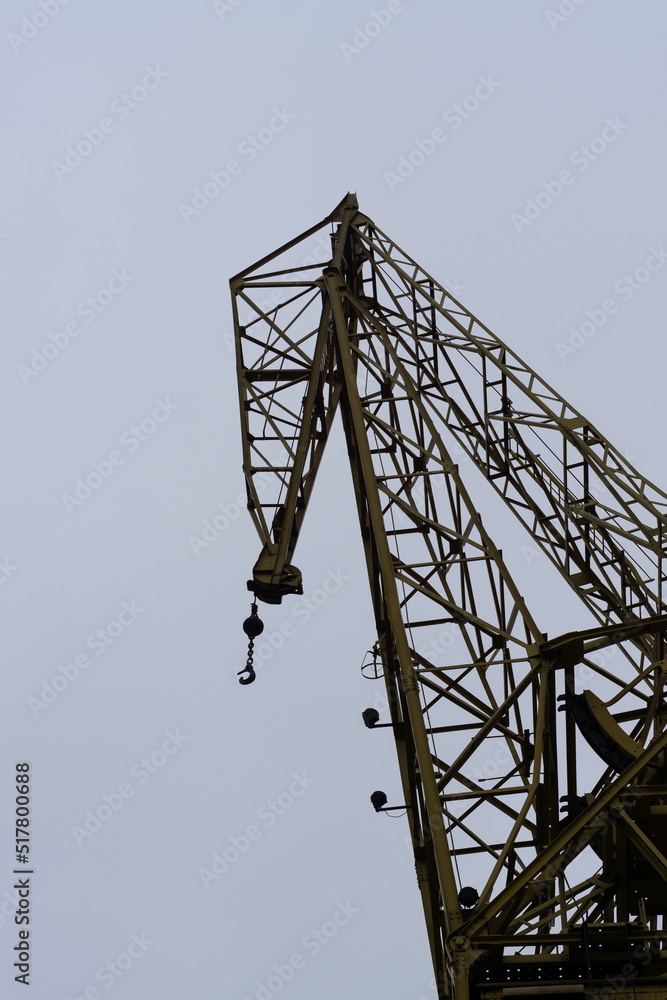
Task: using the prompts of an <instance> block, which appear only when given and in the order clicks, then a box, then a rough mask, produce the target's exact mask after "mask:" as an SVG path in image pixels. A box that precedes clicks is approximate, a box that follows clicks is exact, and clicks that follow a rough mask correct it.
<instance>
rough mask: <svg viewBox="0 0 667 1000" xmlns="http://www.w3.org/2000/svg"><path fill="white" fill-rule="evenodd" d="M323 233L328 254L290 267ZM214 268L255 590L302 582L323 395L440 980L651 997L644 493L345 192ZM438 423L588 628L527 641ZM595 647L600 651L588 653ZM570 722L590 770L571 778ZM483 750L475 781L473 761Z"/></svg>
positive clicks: (467, 988)
mask: <svg viewBox="0 0 667 1000" xmlns="http://www.w3.org/2000/svg"><path fill="white" fill-rule="evenodd" d="M323 229H324V230H326V229H330V230H331V244H332V251H331V259H330V261H329V262H327V263H326V264H324V265H322V264H317V263H313V262H312V261H311V262H308V261H305V262H304V260H303V258H302V254H303V253H304V251H305V250H307V248H308V245H309V242H308V241H309V240H311V238H312V237H313V236H314V235H315V234H316V233H318V232H319V231H320V230H323ZM231 288H232V295H233V305H234V321H235V330H236V346H237V364H238V374H239V393H240V412H241V424H242V433H243V461H244V471H245V476H246V483H247V491H248V508H249V510H250V512H251V516H252V518H253V520H254V522H255V525H256V527H257V530H258V533H259V536H260V539H261V541H262V543H263V548H262V551H261V554H260V557H259V559H258V561H257V564H256V566H255V568H254V572H253V579H252V581H250V582H249V584H248V586H249V589H251V590H252V591H253V592H254V594H255V595H256V597H257V598H258V599H259V600H262V601H265V602H267V603H279V602H280V601H281V600H282V598H283V597H284V596H285V595H289V594H295V593H301V592H302V588H301V576H300V573H299V571H298V570H297V569H296V568H295V567H294V565H293V564H292V559H293V555H294V550H295V547H296V544H297V541H298V537H299V529H300V526H301V523H302V520H303V517H304V516H305V512H306V509H307V507H308V501H309V499H310V495H311V491H312V490H313V488H314V483H315V478H316V475H317V470H318V466H319V464H320V460H321V457H322V454H323V450H324V448H325V447H326V443H327V440H328V437H329V431H330V428H331V425H332V422H333V420H334V418H335V416H336V413H337V411H338V410H340V412H341V417H342V420H343V424H344V428H345V435H346V439H347V446H348V454H349V459H350V465H351V470H352V476H353V481H354V488H355V493H356V500H357V506H358V512H359V522H360V528H361V535H362V538H363V544H364V549H365V556H366V563H367V567H368V577H369V582H370V587H371V593H372V601H373V608H374V613H375V625H376V629H377V640H378V643H377V647H376V650H377V653H378V658H379V661H381V664H382V673H383V675H384V679H385V683H386V688H387V694H388V698H389V705H390V714H391V723H392V725H393V730H394V736H395V740H396V747H397V752H398V760H399V766H400V774H401V779H402V783H403V788H404V793H405V800H404V801H405V803H406V804H407V806H408V809H407V815H408V821H409V824H410V832H411V836H412V842H413V845H414V854H415V863H416V872H417V880H418V885H419V889H420V891H421V895H422V900H423V907H424V914H425V918H426V924H427V928H428V933H429V939H430V946H431V953H432V957H433V964H434V968H435V972H436V977H437V981H438V983H439V984H440V987H439V988H440V996H442V997H444V996H454V997H455V998H456V1000H463V998H465V997H467V996H469V995H472V996H475V997H493V996H503V995H508V994H520V993H521V992H522V991H523V992H526V991H529V992H544V993H547V994H550V993H553V992H559V993H566V994H567V993H568V992H571V993H573V994H574V993H578V992H581V991H582V990H583V989H586V990H590V991H591V992H592V993H596V992H597V994H598V995H599V994H600V991H603V990H604V989H605V988H606V987H607V984H608V983H609V982H611V981H612V980H613V981H614V982H615V987H614V992H615V993H616V994H620V995H621V996H627V997H630V996H633V997H636V995H637V992H638V991H642V995H643V996H647V997H649V996H652V995H653V994H652V991H653V990H654V989H658V986H659V981H660V979H661V977H662V976H663V975H665V976H667V953H661V947H662V946H663V945H664V942H665V940H667V924H666V925H664V926H663V920H664V919H665V918H664V917H663V914H664V913H665V912H666V911H667V892H666V891H665V889H666V884H667V857H666V856H665V855H667V836H665V832H664V825H665V820H666V819H667V776H666V775H665V772H664V765H663V750H664V748H665V747H667V730H665V728H664V719H665V711H666V709H665V702H664V698H663V686H664V679H665V672H666V671H667V661H666V660H665V649H664V641H665V628H666V627H667V608H666V607H665V599H666V595H667V592H666V591H665V588H664V584H665V578H666V573H667V495H666V494H665V493H663V492H662V491H661V490H659V489H658V488H656V487H655V486H653V485H652V484H651V483H649V482H648V481H647V480H645V479H644V478H643V477H642V476H641V475H640V474H639V473H638V472H636V471H635V469H634V468H632V466H631V465H630V464H629V463H628V462H627V461H626V460H625V459H624V458H623V456H622V455H621V454H620V453H619V452H618V451H617V450H616V449H615V448H614V447H613V446H612V445H611V444H610V443H609V442H608V441H607V440H606V439H605V438H604V437H603V436H602V434H600V432H599V431H597V430H596V429H595V428H594V427H593V426H592V425H591V424H590V423H589V422H588V421H587V420H586V418H585V417H583V416H582V415H581V414H580V413H578V412H577V411H576V410H574V409H573V408H572V407H571V406H570V405H569V404H568V403H567V402H566V401H565V400H564V399H562V398H561V397H560V396H559V395H558V393H556V392H555V391H554V390H553V389H551V388H550V387H549V386H548V385H547V384H546V383H545V382H544V381H543V380H542V379H541V378H540V377H539V376H538V375H537V374H535V372H533V371H531V370H530V369H529V368H528V367H527V365H525V364H524V363H523V362H522V361H521V360H520V359H519V358H518V357H517V356H516V355H515V354H514V353H513V352H512V351H511V350H510V349H509V348H508V347H507V346H506V345H505V344H503V343H502V342H501V341H500V340H499V339H498V338H497V337H495V336H494V335H493V334H492V333H491V331H490V330H489V329H488V328H487V327H485V326H484V325H483V324H482V323H480V322H479V320H477V319H476V318H475V317H474V316H472V315H471V314H470V313H469V312H468V311H467V310H466V309H465V307H464V306H462V305H461V304H460V303H459V302H457V301H456V300H455V299H454V298H453V297H452V296H451V295H450V294H449V293H448V292H447V291H446V290H445V289H444V288H442V287H441V286H440V285H439V284H438V283H437V282H436V281H435V280H434V279H433V278H431V277H430V276H429V275H428V274H426V272H425V271H423V270H422V268H421V267H420V266H419V265H418V264H417V263H416V262H415V261H414V260H412V259H411V258H410V257H408V256H407V255H406V254H405V253H404V252H403V251H402V250H400V249H399V248H398V247H397V246H396V245H395V244H394V243H393V242H392V241H391V240H390V239H389V237H387V236H385V235H384V233H382V232H381V231H380V230H379V229H378V228H377V227H376V226H375V225H374V223H373V222H372V221H371V220H370V219H369V218H368V217H367V216H365V215H363V214H362V213H361V212H360V211H359V208H358V204H357V200H356V198H355V197H354V196H353V195H348V196H347V197H346V198H345V199H344V200H343V202H341V204H340V205H339V206H338V207H337V208H336V209H335V210H334V212H332V214H331V215H330V216H329V217H328V218H326V219H324V220H323V221H322V222H321V223H320V224H318V225H317V226H314V227H313V228H312V229H310V230H308V231H307V232H306V233H303V234H302V235H301V236H299V237H297V238H296V239H294V240H292V241H291V242H289V243H287V244H286V245H285V246H283V247H281V248H280V249H279V250H277V251H276V252H275V253H272V254H270V255H269V256H267V257H265V258H264V259H263V260H261V261H259V262H258V263H257V264H256V265H254V266H252V267H250V268H248V269H246V270H245V271H243V272H241V273H240V274H238V275H237V276H236V277H234V278H233V279H232V281H231ZM240 317H241V318H242V321H240ZM451 440H455V441H457V442H458V444H459V445H460V448H462V449H463V450H464V452H465V453H466V454H467V455H468V456H469V458H470V460H471V461H472V463H474V465H475V466H476V467H477V469H479V470H480V471H481V473H482V474H483V475H484V476H485V477H486V479H487V480H488V481H489V482H490V483H491V484H492V485H493V487H494V488H495V490H496V491H497V492H498V493H499V495H500V496H501V497H502V498H503V500H504V501H505V503H506V504H507V505H508V506H509V508H510V509H511V510H512V511H513V512H514V514H515V515H516V516H517V517H518V518H519V520H520V521H521V522H522V523H523V524H524V525H525V527H526V529H527V531H528V532H529V533H530V535H531V536H532V538H533V539H534V540H535V542H536V543H537V544H538V545H539V546H540V547H541V549H542V550H543V551H544V552H545V553H546V555H547V556H548V557H549V559H550V560H551V561H552V563H553V564H554V565H555V566H556V567H557V569H558V570H559V571H560V573H561V574H562V576H563V577H564V578H565V580H566V581H567V582H568V584H569V585H570V587H571V588H572V589H573V590H574V591H575V592H576V594H577V595H578V596H579V597H580V598H581V600H582V602H583V603H584V604H585V605H586V606H587V608H588V609H589V610H590V612H591V613H592V616H593V617H592V619H591V622H592V623H593V622H597V623H598V624H597V626H594V627H592V628H590V629H589V630H587V631H585V632H577V633H570V634H568V635H565V636H562V637H561V638H559V639H556V640H549V641H548V640H547V639H546V635H545V633H544V632H543V631H542V628H541V626H540V625H539V624H538V623H537V622H536V621H535V620H534V618H533V617H532V615H531V613H530V610H529V608H528V606H527V603H526V601H525V600H524V599H523V597H522V596H521V594H520V593H519V592H518V589H517V586H516V584H515V582H514V581H513V579H512V577H511V575H510V572H509V571H508V568H507V566H506V564H505V562H504V561H503V557H502V554H501V552H500V550H499V549H498V548H497V547H496V545H495V544H494V542H493V540H492V539H491V537H490V535H489V534H488V532H487V531H486V529H485V527H484V525H483V523H482V518H481V516H480V514H479V513H478V511H477V509H476V506H475V503H474V501H473V499H472V498H471V497H470V495H469V493H468V490H467V489H466V486H465V484H464V482H463V480H462V478H461V475H460V473H459V469H458V467H457V465H456V464H455V463H454V462H453V461H452V457H451V455H450V452H449V451H448V449H447V443H448V442H449V443H450V446H451ZM459 450H460V449H459ZM259 474H262V477H263V478H262V483H263V484H265V483H266V481H267V478H268V480H269V481H270V485H269V486H268V487H265V488H264V489H262V491H261V495H260V491H259V490H258V488H257V482H256V477H257V476H258V475H259ZM475 478H478V477H475ZM443 629H445V630H447V629H448V630H449V632H448V633H447V634H449V635H452V634H454V635H455V637H456V641H455V642H450V646H449V648H448V649H447V650H444V651H443V647H442V642H441V641H440V642H439V637H441V636H442V634H443ZM452 630H454V632H453V633H452ZM607 646H616V647H618V650H619V651H620V655H618V656H617V657H616V659H615V661H614V663H615V670H614V671H613V672H612V671H611V670H610V669H609V667H608V666H607V665H605V661H604V660H603V659H602V658H601V657H599V656H596V655H595V654H596V652H597V651H598V650H600V649H602V648H604V647H607ZM438 650H440V651H441V652H442V653H443V655H440V653H438V652H437V651H438ZM578 664H584V665H585V666H587V667H588V668H589V670H590V671H592V675H594V679H593V681H591V682H590V690H588V691H586V692H582V691H577V687H578V686H579V687H580V686H581V685H578V684H577V679H576V669H577V665H578ZM592 675H591V674H589V675H587V676H592ZM253 678H254V672H253V671H252V668H251V667H249V669H248V676H247V677H243V678H242V680H244V681H245V682H248V681H250V680H252V679H253ZM559 702H560V705H559ZM559 707H561V708H564V709H565V711H564V712H563V714H561V715H559V714H557V713H558V708H559ZM584 739H585V740H586V741H587V743H588V744H590V746H591V747H592V748H593V749H594V750H596V752H597V754H598V758H599V759H600V766H599V768H598V771H599V775H598V778H597V782H596V783H594V784H593V787H587V788H584V789H579V788H578V787H577V759H578V756H577V754H578V751H579V755H580V756H581V750H582V747H583V746H584V743H583V740H584ZM489 747H492V748H493V752H494V753H495V754H496V757H497V759H501V760H503V769H502V773H501V774H500V775H499V776H498V777H497V779H496V780H494V781H493V783H492V785H491V787H489V783H488V782H483V781H482V780H481V779H480V778H479V777H476V776H475V767H476V763H478V762H480V761H483V760H488V756H489ZM499 750H502V754H501V753H499ZM666 759H667V758H666ZM471 774H472V775H473V776H471ZM563 802H564V803H565V804H564V806H563V804H562V803H563ZM563 809H564V810H565V813H564V815H561V812H562V810H563ZM490 841H492V842H490ZM575 862H576V865H575ZM571 866H574V867H573V868H572V867H571ZM573 871H576V873H577V877H576V878H570V877H569V875H568V872H569V873H570V874H571V873H572V872H573ZM468 886H473V887H474V888H475V890H476V892H474V893H471V892H469V891H467V890H466V891H464V892H461V890H462V889H464V888H465V887H468ZM475 897H477V898H475ZM662 955H664V956H665V958H664V959H663V957H662ZM619 977H620V978H619ZM656 984H657V985H656ZM656 996H658V994H657V993H656ZM659 996H660V1000H663V998H664V990H663V991H662V992H661V993H660V994H659Z"/></svg>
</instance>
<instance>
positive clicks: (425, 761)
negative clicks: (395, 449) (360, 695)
mask: <svg viewBox="0 0 667 1000" xmlns="http://www.w3.org/2000/svg"><path fill="white" fill-rule="evenodd" d="M324 281H325V285H326V289H327V292H328V295H329V300H330V302H331V310H332V313H333V317H334V324H335V329H336V337H337V341H338V357H339V361H340V366H341V372H342V378H343V386H344V389H343V398H342V400H341V405H342V406H343V407H344V408H345V409H347V411H348V413H347V415H348V420H349V424H350V429H351V433H352V434H353V436H354V441H355V447H356V452H357V461H358V463H359V468H360V474H361V477H362V483H363V489H364V491H365V494H366V497H365V499H366V503H367V509H368V516H369V522H370V525H369V526H370V530H371V532H372V538H373V544H374V547H375V550H376V553H377V561H378V570H379V577H380V581H381V587H382V597H383V603H384V608H383V613H385V614H386V616H387V619H388V620H387V625H388V629H389V632H390V634H391V637H392V639H393V642H394V644H395V649H396V656H397V659H398V665H397V670H398V676H397V680H398V682H399V683H400V685H401V687H402V690H403V693H404V699H405V706H406V709H407V718H406V720H405V722H406V725H409V727H410V732H411V734H412V740H413V742H414V748H415V756H416V758H417V767H418V769H419V778H420V780H421V784H422V789H423V794H424V804H425V810H426V817H427V820H428V825H429V828H430V832H431V834H432V837H433V850H434V856H435V862H436V867H437V871H438V879H439V883H440V889H441V893H442V901H443V909H444V916H445V925H446V929H447V934H448V935H451V933H452V932H453V931H455V930H456V929H457V928H458V927H460V926H461V924H462V922H463V921H462V917H461V911H460V909H459V903H458V887H457V883H456V879H455V876H454V869H453V865H452V858H451V855H450V852H449V847H448V844H447V836H446V831H445V825H444V820H443V816H442V807H441V804H440V797H439V794H438V788H437V783H436V780H435V774H434V771H433V762H432V759H431V750H430V747H429V743H428V736H427V733H426V727H425V725H424V717H423V714H422V708H421V703H420V698H419V688H418V684H417V679H416V677H415V673H414V667H413V663H412V655H411V652H410V646H409V643H408V638H407V635H406V631H405V624H404V622H403V616H402V614H401V606H400V601H399V597H398V589H397V586H396V577H395V573H394V566H393V562H392V558H391V553H390V550H389V543H388V540H387V535H386V531H385V525H384V519H383V517H382V505H381V501H380V496H379V492H378V488H377V482H376V478H375V469H374V466H373V460H372V456H371V450H370V444H369V441H368V436H367V431H366V425H365V422H364V414H363V409H362V406H361V400H360V398H359V391H358V387H357V380H356V374H355V369H354V363H353V359H352V352H351V349H350V343H349V340H348V331H347V326H346V322H345V315H344V312H343V308H342V305H341V298H340V291H339V282H340V281H341V275H340V273H339V272H338V270H337V269H336V268H333V267H331V268H328V269H327V270H326V271H325V272H324ZM371 591H372V592H373V593H374V588H373V581H371ZM377 611H378V609H377V608H376V614H377ZM412 805H413V808H414V806H415V805H416V803H415V804H412ZM427 919H428V918H427ZM451 968H452V971H453V976H454V989H455V997H456V1000H467V998H468V975H467V967H466V963H463V962H461V961H456V962H454V961H453V960H452V962H451Z"/></svg>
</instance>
